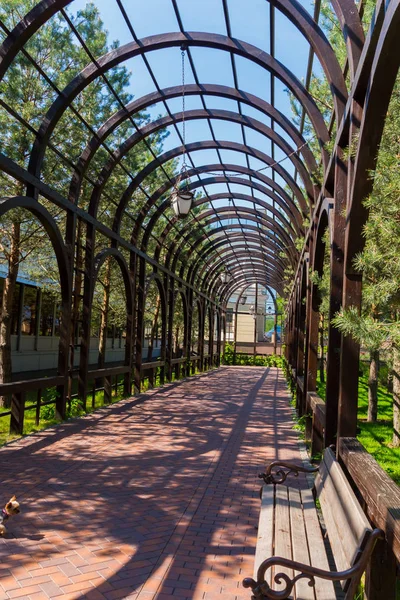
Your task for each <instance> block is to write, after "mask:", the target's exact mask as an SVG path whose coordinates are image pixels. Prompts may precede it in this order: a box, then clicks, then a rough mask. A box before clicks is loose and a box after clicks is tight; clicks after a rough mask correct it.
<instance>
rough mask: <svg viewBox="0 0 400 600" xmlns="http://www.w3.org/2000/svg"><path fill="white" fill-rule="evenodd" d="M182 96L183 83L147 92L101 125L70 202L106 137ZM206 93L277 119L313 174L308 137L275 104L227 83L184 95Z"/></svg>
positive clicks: (72, 187)
mask: <svg viewBox="0 0 400 600" xmlns="http://www.w3.org/2000/svg"><path fill="white" fill-rule="evenodd" d="M181 95H182V86H174V87H169V88H164V89H163V90H161V92H158V91H157V92H152V93H150V94H147V95H146V96H142V97H141V98H139V99H135V100H134V101H133V102H131V103H129V104H127V105H126V107H125V108H124V109H121V110H119V111H118V112H116V113H115V114H114V115H112V116H111V117H110V118H109V119H108V120H107V121H106V122H105V123H104V125H102V127H100V129H99V130H98V131H97V134H96V136H93V137H92V139H91V140H90V142H89V143H88V145H87V146H86V148H85V149H84V151H83V152H82V154H81V155H80V157H79V159H78V161H77V167H76V169H75V170H74V173H73V175H72V179H71V184H70V189H69V195H68V198H69V200H70V201H71V202H74V203H77V202H78V197H79V193H80V188H81V183H82V179H83V176H84V174H85V173H86V171H87V169H88V166H89V163H90V161H91V159H92V158H93V156H94V154H95V153H96V151H97V150H98V148H99V147H100V146H101V144H102V143H103V142H104V140H106V139H107V137H108V136H109V135H110V134H111V133H112V132H113V131H114V130H115V129H116V128H117V127H119V125H121V124H122V123H123V122H124V121H125V120H126V119H127V118H129V117H131V116H133V115H135V114H136V113H138V112H140V111H141V110H145V109H146V108H147V107H148V106H151V105H153V104H156V103H158V102H163V101H165V100H170V99H172V98H177V97H180V96H181ZM193 95H196V96H197V95H198V96H204V95H206V96H207V95H209V96H212V97H222V98H228V99H231V100H236V101H237V102H241V103H243V104H247V105H248V106H251V107H253V108H256V109H257V110H259V111H260V112H262V113H263V114H265V115H266V116H268V117H269V118H271V119H272V120H273V121H275V122H276V123H277V124H278V125H279V126H280V127H281V128H282V129H283V130H284V131H285V133H287V135H288V136H289V137H290V138H291V139H292V140H293V142H294V143H295V145H296V146H297V147H298V148H300V154H303V156H304V161H305V163H306V165H307V167H308V170H309V171H310V172H311V173H312V172H314V171H315V170H316V169H317V163H316V161H315V158H314V155H313V153H312V152H311V150H310V149H309V147H308V145H307V142H306V140H305V139H304V137H303V136H302V135H301V134H300V133H299V131H298V130H297V129H296V127H295V126H294V125H293V123H292V122H291V121H290V120H289V119H288V118H287V117H286V116H285V115H284V114H283V113H281V112H280V111H279V110H277V109H276V108H275V107H274V106H272V105H271V104H269V103H268V102H266V101H265V100H263V99H261V98H258V97H257V96H254V95H253V94H250V93H248V92H245V91H243V90H236V88H230V87H227V86H224V85H215V84H201V86H199V85H196V84H188V85H185V96H193ZM322 158H323V160H325V159H326V156H325V153H323V155H322ZM324 166H325V168H326V167H327V163H326V162H325V163H324Z"/></svg>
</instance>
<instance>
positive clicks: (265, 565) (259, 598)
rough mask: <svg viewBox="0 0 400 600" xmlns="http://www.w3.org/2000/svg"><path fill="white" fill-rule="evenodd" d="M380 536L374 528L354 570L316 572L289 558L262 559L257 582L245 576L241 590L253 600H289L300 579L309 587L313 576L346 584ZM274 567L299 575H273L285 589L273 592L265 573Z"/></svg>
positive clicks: (359, 572) (362, 567) (363, 565)
mask: <svg viewBox="0 0 400 600" xmlns="http://www.w3.org/2000/svg"><path fill="white" fill-rule="evenodd" d="M383 537H384V534H383V531H381V530H380V529H374V531H373V532H372V533H371V535H370V536H369V538H368V541H367V543H366V545H365V548H364V550H363V552H362V554H361V556H360V559H359V560H358V562H357V563H356V564H355V565H354V566H353V567H351V568H350V569H347V570H346V571H324V570H323V569H317V568H316V567H312V566H310V565H305V564H303V563H299V562H296V561H294V560H290V559H288V558H281V557H280V556H272V557H271V558H267V559H266V560H264V561H263V562H262V563H261V565H260V566H259V568H258V571H257V581H255V580H254V579H252V578H251V577H246V579H243V587H245V588H251V589H252V592H253V596H252V598H253V599H254V600H264V599H265V598H270V599H271V600H285V598H289V596H290V594H291V592H292V590H293V587H294V586H295V585H296V582H297V581H299V579H308V585H309V586H310V587H314V586H315V578H316V577H320V578H321V579H328V580H329V581H345V580H346V579H351V578H353V577H357V579H359V578H361V575H362V574H363V572H364V571H365V569H366V566H367V563H368V560H369V557H370V555H371V553H372V550H373V549H374V546H375V543H376V541H377V539H378V538H381V539H382V538H383ZM274 566H279V567H286V568H288V569H292V570H293V571H298V572H299V574H298V575H296V576H295V577H293V579H291V578H290V577H289V575H287V574H286V573H276V574H275V576H274V582H275V583H276V584H277V585H278V586H279V585H281V586H282V585H284V586H285V587H284V588H281V589H279V590H274V589H272V588H271V586H270V585H269V584H268V583H267V581H265V573H266V572H267V571H268V569H271V568H272V567H274Z"/></svg>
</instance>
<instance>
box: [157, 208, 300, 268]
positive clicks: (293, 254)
mask: <svg viewBox="0 0 400 600" xmlns="http://www.w3.org/2000/svg"><path fill="white" fill-rule="evenodd" d="M226 211H229V209H228V208H227V209H226ZM212 214H213V213H212V212H211V211H208V212H207V213H206V214H203V215H202V218H205V217H207V216H209V215H212ZM245 214H246V213H245ZM248 215H250V216H244V217H243V216H239V215H235V217H234V218H235V219H238V220H240V218H245V219H247V220H251V221H252V222H255V223H257V224H260V220H263V219H261V218H259V217H257V216H255V215H254V212H253V211H251V212H249V213H248ZM219 220H220V217H219V214H218V215H217V216H215V217H214V218H211V219H209V220H208V221H206V222H205V223H207V226H208V225H212V224H213V223H215V222H218V221H219ZM265 220H267V218H266V219H265ZM267 222H270V220H269V219H268V220H267ZM222 227H223V226H222ZM222 227H221V229H222ZM239 227H240V225H239ZM231 228H232V225H226V226H225V227H224V230H225V231H226V230H229V229H231ZM187 231H188V232H189V233H188V235H186V236H185V238H184V239H183V241H182V244H181V245H180V247H179V248H178V250H177V251H175V254H174V255H173V252H174V250H175V244H174V245H172V246H171V248H170V250H169V252H168V255H167V258H166V264H169V261H170V259H171V256H172V255H173V261H172V266H171V269H172V270H175V268H176V265H177V262H178V260H179V258H180V254H181V252H182V251H183V249H184V244H185V243H186V242H187V241H188V240H189V239H190V237H191V236H192V234H193V233H194V231H195V229H193V228H191V227H190V225H188V226H187V227H185V228H184V229H183V230H182V237H183V235H184V234H185V233H186V232H187ZM259 233H260V237H261V234H262V232H261V231H260V230H259ZM264 234H265V236H266V237H267V238H268V239H269V240H270V241H274V242H277V241H279V243H280V248H281V249H287V250H288V252H287V254H288V257H289V256H291V258H293V259H294V260H295V259H296V257H297V255H296V252H295V246H294V243H293V242H291V241H290V240H286V242H287V243H285V239H284V238H283V239H282V238H281V237H280V236H273V237H270V236H269V235H268V236H267V232H266V231H265V232H264ZM277 237H278V239H277ZM242 239H245V238H244V237H243V235H242ZM226 241H227V243H229V239H227V238H226ZM277 251H279V246H278V247H277ZM167 261H168V262H167Z"/></svg>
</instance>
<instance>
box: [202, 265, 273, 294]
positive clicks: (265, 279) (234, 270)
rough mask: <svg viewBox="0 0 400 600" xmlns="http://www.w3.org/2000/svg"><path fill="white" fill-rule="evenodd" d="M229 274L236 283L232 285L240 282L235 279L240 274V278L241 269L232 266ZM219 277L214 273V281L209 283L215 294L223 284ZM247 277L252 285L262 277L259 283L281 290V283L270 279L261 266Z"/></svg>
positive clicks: (256, 267) (209, 287) (257, 266)
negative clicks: (255, 279)
mask: <svg viewBox="0 0 400 600" xmlns="http://www.w3.org/2000/svg"><path fill="white" fill-rule="evenodd" d="M229 272H230V273H231V275H233V277H234V281H233V282H232V285H233V284H235V283H236V282H237V281H239V279H235V277H236V275H237V274H239V276H240V273H241V269H240V267H235V266H231V267H230V269H229ZM218 276H219V273H218V272H217V273H214V277H213V280H212V281H209V282H208V289H209V290H210V292H212V291H214V292H215V293H217V290H218V288H217V289H215V286H216V285H217V284H218V285H219V288H221V284H219V283H218ZM247 276H248V277H249V278H250V279H248V280H247V281H249V282H250V283H251V282H253V281H254V278H255V277H260V280H259V282H260V283H262V284H263V285H265V284H268V285H271V286H272V287H274V288H275V289H279V286H280V281H279V280H274V278H273V277H272V278H270V277H269V274H267V272H266V269H265V268H264V267H263V266H261V265H256V266H255V268H254V269H253V272H252V273H251V272H250V273H247ZM208 279H209V278H208ZM240 281H243V279H240ZM206 283H207V281H206V282H205V284H206ZM228 285H229V284H228ZM205 287H206V286H205ZM280 289H282V288H280Z"/></svg>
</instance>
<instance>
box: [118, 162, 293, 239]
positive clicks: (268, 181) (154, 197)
mask: <svg viewBox="0 0 400 600" xmlns="http://www.w3.org/2000/svg"><path fill="white" fill-rule="evenodd" d="M216 167H219V170H223V169H225V167H226V168H228V170H231V167H232V168H235V169H236V170H237V171H238V172H240V171H241V172H243V174H248V175H251V176H252V177H254V178H256V179H259V180H260V181H262V182H263V183H266V184H267V185H271V186H273V189H274V190H278V191H279V192H282V195H283V199H284V200H288V201H290V204H289V205H287V204H286V203H285V202H284V201H282V200H281V199H280V197H279V196H274V199H275V201H276V202H277V204H278V205H279V206H280V207H281V208H282V209H283V210H284V211H285V212H286V214H287V215H288V216H289V218H292V217H293V218H294V219H295V220H296V222H297V223H298V224H299V225H300V221H299V217H300V215H299V214H298V209H297V207H296V205H295V204H293V202H292V201H291V199H290V197H288V196H287V194H286V192H285V191H284V190H283V188H281V187H280V186H278V185H277V184H276V183H275V182H274V181H273V180H272V179H270V178H268V177H266V176H265V175H262V174H261V173H258V174H254V172H252V171H251V169H248V168H247V167H241V166H238V167H236V166H235V165H231V164H227V165H225V166H224V165H204V166H202V167H199V168H197V169H196V170H193V169H190V170H188V171H187V172H186V174H185V175H184V176H183V178H182V181H183V180H184V179H186V178H190V177H192V176H193V175H194V174H196V173H206V172H209V171H210V170H211V171H213V170H214V168H216ZM171 181H172V184H175V183H176V182H177V181H178V176H176V177H174V178H172V179H171ZM214 183H236V184H239V185H243V186H246V187H250V188H252V189H256V190H258V191H259V192H261V193H262V194H265V195H267V196H268V195H269V190H267V189H266V188H265V187H264V186H262V185H260V184H257V183H255V182H251V181H248V180H246V179H239V178H237V177H235V178H231V177H227V176H223V177H218V176H213V177H211V178H208V179H202V180H201V181H200V182H192V183H191V184H190V185H189V189H191V190H195V189H196V188H198V187H204V186H207V185H209V184H214ZM172 184H171V182H167V183H165V184H164V185H162V186H161V187H160V188H159V189H158V190H157V191H156V192H154V193H153V195H152V196H151V197H150V198H149V200H148V202H147V203H146V204H145V205H144V206H143V207H142V209H141V211H140V213H139V214H138V216H137V218H136V224H135V227H134V229H133V232H132V238H131V239H132V241H133V243H136V241H137V238H138V235H139V231H140V229H141V227H142V224H143V221H144V219H145V217H147V216H148V213H149V211H150V209H151V207H152V206H155V204H156V202H157V200H158V199H159V198H160V197H161V196H162V195H163V194H165V193H166V192H167V191H168V190H169V189H170V188H171V187H172ZM163 206H164V208H167V207H168V206H169V203H168V202H165V203H163ZM291 208H293V210H294V212H292V211H291V210H290V209H291ZM117 212H118V209H117ZM116 214H117V213H116ZM121 214H122V211H121ZM160 214H161V213H160ZM119 221H120V217H119V216H118V217H117V216H116V217H115V218H114V225H113V229H114V231H116V232H118V230H119Z"/></svg>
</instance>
